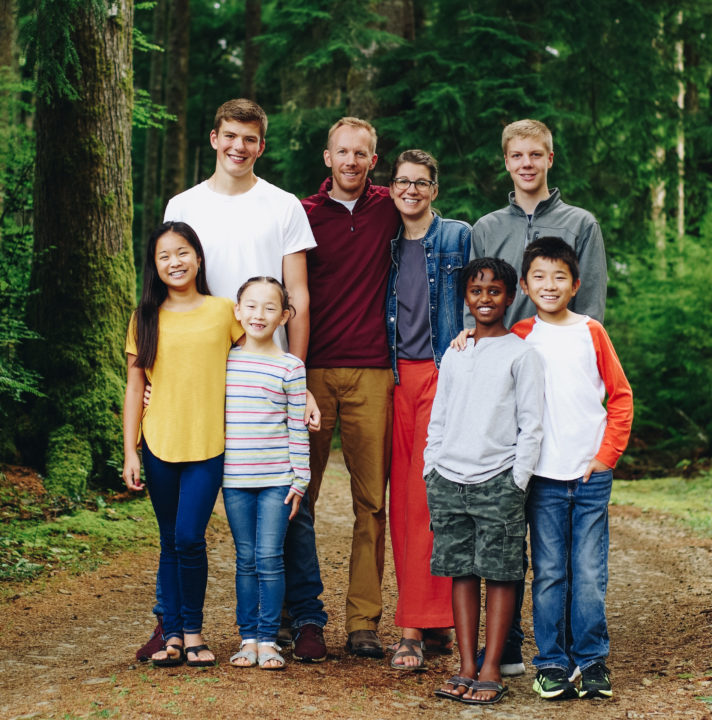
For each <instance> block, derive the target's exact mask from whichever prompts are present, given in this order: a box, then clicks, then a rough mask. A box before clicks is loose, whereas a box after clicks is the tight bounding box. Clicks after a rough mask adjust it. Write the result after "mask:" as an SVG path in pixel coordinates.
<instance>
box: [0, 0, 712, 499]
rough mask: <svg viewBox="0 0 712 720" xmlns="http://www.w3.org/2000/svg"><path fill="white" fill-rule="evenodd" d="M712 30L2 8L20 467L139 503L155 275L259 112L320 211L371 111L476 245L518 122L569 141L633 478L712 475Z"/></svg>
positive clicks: (519, 10) (598, 18)
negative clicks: (689, 469)
mask: <svg viewBox="0 0 712 720" xmlns="http://www.w3.org/2000/svg"><path fill="white" fill-rule="evenodd" d="M711 33H712V0H698V1H695V2H693V1H691V0H690V1H685V2H669V1H665V2H663V1H662V0H599V2H596V3H590V2H584V1H583V0H543V1H542V2H539V3H531V2H524V1H523V0H508V1H507V2H502V1H501V0H480V1H475V0H472V1H471V2H466V1H465V0H428V1H427V2H426V0H387V1H383V2H369V1H367V0H362V1H357V0H342V1H331V2H329V1H327V0H303V1H295V2H278V1H275V0H174V1H173V2H168V0H158V1H157V2H135V3H134V2H133V1H132V0H0V46H1V49H0V73H1V74H0V299H1V301H0V322H1V325H0V423H2V424H1V426H0V460H1V461H5V462H23V463H26V464H30V465H32V466H34V467H37V468H40V469H41V470H42V472H43V473H44V476H45V478H46V483H47V485H48V487H50V488H51V489H52V491H53V492H56V493H60V494H65V495H70V496H77V497H79V496H81V494H82V493H83V492H84V489H85V487H86V483H87V481H89V480H93V481H96V482H98V483H99V484H101V485H103V486H108V487H118V483H119V473H118V468H120V466H121V441H120V430H121V428H120V425H121V422H120V414H121V403H122V397H123V395H122V393H123V378H124V374H125V368H124V364H125V360H124V355H123V341H124V335H125V329H126V323H127V320H128V316H129V313H130V311H131V309H132V307H133V306H134V304H135V301H136V273H135V271H134V263H133V262H132V259H133V258H134V257H141V254H142V247H143V243H144V241H145V239H146V237H147V236H148V234H149V232H150V230H151V229H152V228H153V227H154V226H155V225H156V224H157V223H158V222H160V220H161V218H162V215H163V208H164V207H165V203H166V201H167V200H168V198H170V197H171V196H172V195H174V194H175V193H177V192H180V191H181V190H183V189H185V188H187V187H189V186H191V185H193V184H195V183H197V182H199V181H201V180H203V179H205V178H206V177H208V176H209V175H210V174H211V172H212V171H213V169H214V151H213V150H212V149H211V148H210V146H209V143H208V134H209V132H210V129H211V127H212V119H213V115H214V112H215V109H216V108H217V107H218V106H219V105H220V104H221V103H222V102H224V101H225V100H227V99H229V98H232V97H239V96H248V97H251V98H254V99H255V100H256V101H257V102H259V103H260V104H261V105H262V106H263V107H264V108H265V110H266V111H267V113H268V115H269V121H270V122H269V129H268V133H267V149H266V152H265V154H264V155H263V157H262V158H260V160H259V161H258V165H257V172H258V174H259V175H260V176H262V177H264V178H265V179H267V180H270V181H271V182H274V183H275V184H277V185H279V186H281V187H284V188H285V189H287V190H290V191H292V192H294V193H296V194H297V195H300V196H302V195H306V194H308V193H312V192H315V191H316V189H317V188H318V185H319V183H320V182H321V180H322V179H323V178H324V177H325V175H326V174H327V170H326V168H325V167H324V165H323V161H322V150H323V147H324V142H325V138H326V132H327V130H328V128H329V126H330V124H331V123H332V122H334V121H335V120H336V119H338V118H339V117H340V116H342V115H344V114H352V115H358V116H361V117H365V118H368V119H370V120H372V122H373V123H374V125H375V126H376V128H377V129H378V132H379V146H378V153H379V157H380V159H379V162H378V165H377V167H376V171H375V178H376V180H377V181H380V182H385V181H386V179H387V177H388V173H389V170H390V163H391V162H392V160H393V159H394V158H395V156H396V155H397V153H398V152H400V151H402V150H404V149H407V148H411V147H420V148H423V149H425V150H428V151H429V152H431V153H433V154H434V155H435V157H436V158H437V159H438V160H439V162H440V168H441V181H440V195H439V197H438V200H437V206H438V210H439V211H440V212H441V213H442V214H443V215H444V216H447V217H454V218H460V219H463V220H467V221H468V222H471V223H472V222H474V221H476V220H477V219H478V218H479V217H480V216H481V215H482V214H484V213H486V212H489V211H491V210H494V209H496V208H499V207H502V206H503V205H505V204H506V198H507V193H508V191H509V190H510V189H511V181H510V178H509V176H508V175H507V173H506V172H505V170H504V165H503V161H502V152H501V147H500V136H501V131H502V128H503V126H504V125H505V124H507V123H509V122H511V121H513V120H517V119H521V118H524V117H533V118H537V119H540V120H542V121H544V122H545V123H547V125H549V127H550V128H551V129H552V131H553V133H554V151H555V159H554V167H553V169H552V170H551V171H550V174H549V178H550V180H549V185H550V187H559V188H561V190H562V196H563V198H564V200H565V201H566V202H569V203H571V204H575V205H580V206H583V207H585V208H587V209H589V210H591V211H592V212H593V213H594V214H595V215H596V217H597V218H598V220H599V221H600V223H601V227H602V230H603V236H604V240H605V243H606V249H607V253H608V260H609V273H610V285H609V294H608V305H607V311H606V322H605V324H606V327H607V329H608V331H609V333H610V334H611V336H612V338H613V341H614V343H615V345H616V348H617V350H618V352H619V355H620V357H621V360H622V362H623V365H624V367H625V369H626V372H627V374H628V376H629V378H630V380H631V383H632V385H633V389H634V393H635V401H636V419H635V428H634V432H635V437H634V441H633V443H632V445H631V451H630V452H629V453H628V454H627V456H626V458H624V462H628V463H629V464H631V465H634V464H636V463H640V462H641V460H642V461H644V462H647V467H648V468H650V466H651V465H656V464H657V465H658V466H659V465H662V466H667V467H668V468H670V467H672V466H674V465H675V464H682V465H685V466H686V465H689V464H690V463H694V462H695V461H696V460H697V459H698V458H701V457H706V456H709V455H710V449H711V442H710V433H711V432H712V306H711V303H710V299H709V286H710V281H711V279H712V272H711V271H710V268H709V259H708V258H709V251H710V246H711V244H712V202H711V200H712V124H711V123H710V94H711V91H712V43H711V42H710V34H711ZM653 458H654V462H652V461H651V459H653Z"/></svg>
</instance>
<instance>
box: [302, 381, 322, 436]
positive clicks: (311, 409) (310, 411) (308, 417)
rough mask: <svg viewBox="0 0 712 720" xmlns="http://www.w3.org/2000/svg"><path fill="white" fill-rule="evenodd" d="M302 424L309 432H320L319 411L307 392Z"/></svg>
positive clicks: (311, 396)
mask: <svg viewBox="0 0 712 720" xmlns="http://www.w3.org/2000/svg"><path fill="white" fill-rule="evenodd" d="M304 424H305V425H306V426H307V427H308V428H309V432H319V430H321V411H320V410H319V406H318V405H317V404H316V400H315V399H314V396H313V395H312V394H311V393H310V392H309V390H307V401H306V407H305V408H304Z"/></svg>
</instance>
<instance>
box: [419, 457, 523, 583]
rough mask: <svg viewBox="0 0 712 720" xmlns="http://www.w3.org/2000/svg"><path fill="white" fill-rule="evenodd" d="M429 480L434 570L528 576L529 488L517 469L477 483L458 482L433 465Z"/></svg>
mask: <svg viewBox="0 0 712 720" xmlns="http://www.w3.org/2000/svg"><path fill="white" fill-rule="evenodd" d="M425 484H426V488H427V493H428V507H429V508H430V520H431V525H432V528H433V534H434V538H433V554H432V557H431V559H430V571H431V572H432V574H433V575H441V576H445V577H466V576H468V575H477V576H479V577H481V578H485V579H486V580H499V581H502V582H509V581H513V580H521V579H522V577H524V574H523V568H522V553H523V552H524V538H525V536H526V533H527V523H526V518H525V510H524V508H525V503H526V498H527V493H526V492H524V491H522V490H521V489H520V488H519V487H518V486H517V485H516V484H515V482H514V477H513V476H512V471H511V469H508V470H505V471H504V472H501V473H500V474H499V475H496V476H495V477H493V478H490V479H489V480H487V481H485V482H483V483H477V484H474V485H473V484H470V485H465V484H462V483H456V482H452V481H451V480H447V479H446V478H444V477H443V476H442V475H440V474H439V473H438V471H437V470H432V471H431V472H430V473H429V474H428V476H427V477H426V478H425Z"/></svg>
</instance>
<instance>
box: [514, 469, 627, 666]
mask: <svg viewBox="0 0 712 720" xmlns="http://www.w3.org/2000/svg"><path fill="white" fill-rule="evenodd" d="M612 482H613V472H612V471H611V470H607V471H605V472H600V473H593V474H592V475H591V477H590V479H589V481H588V482H587V483H584V482H583V481H582V480H581V479H580V478H579V479H578V480H568V481H564V480H551V479H548V478H542V477H535V478H532V482H531V491H530V494H529V508H528V509H529V531H530V539H531V552H532V569H533V570H534V581H533V582H532V600H533V604H534V637H535V639H536V644H537V648H538V650H539V653H538V655H536V657H535V658H534V665H535V666H536V667H537V668H549V667H555V668H561V669H562V670H565V671H567V672H570V671H572V670H573V668H574V667H576V666H577V665H578V666H579V668H580V669H581V670H585V669H586V668H587V667H589V666H590V665H593V664H594V663H595V662H599V661H604V660H605V659H606V658H607V657H608V648H609V643H608V626H607V624H606V587H607V585H608V500H609V499H610V496H611V485H612ZM569 564H570V574H569V572H567V565H569ZM569 613H570V616H569ZM567 620H569V621H570V633H571V637H570V638H569V639H568V640H567Z"/></svg>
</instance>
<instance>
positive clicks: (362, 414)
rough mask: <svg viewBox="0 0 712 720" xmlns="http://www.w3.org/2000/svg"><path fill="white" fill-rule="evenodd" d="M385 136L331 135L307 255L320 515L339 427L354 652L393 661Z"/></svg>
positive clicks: (352, 126) (360, 125)
mask: <svg viewBox="0 0 712 720" xmlns="http://www.w3.org/2000/svg"><path fill="white" fill-rule="evenodd" d="M376 139H377V138H376V131H375V130H374V128H373V126H372V125H371V124H370V123H368V122H366V121H365V120H360V119H358V118H353V117H344V118H341V120H339V121H338V122H337V123H335V124H334V125H333V126H332V128H331V129H330V130H329V138H328V142H327V148H326V150H324V162H325V164H326V166H327V167H329V168H331V177H329V178H327V179H326V180H325V181H324V182H323V183H322V185H321V188H320V189H319V192H318V193H317V194H316V195H312V196H311V197H308V198H306V199H304V200H302V204H303V205H304V209H305V210H306V212H307V217H308V218H309V223H310V225H311V228H312V232H313V233H314V238H315V239H316V242H317V247H316V248H315V249H313V250H311V252H309V253H308V254H307V268H308V282H309V293H310V298H311V301H310V327H311V334H310V338H309V351H308V354H307V363H306V365H307V384H308V386H309V389H310V390H311V392H312V393H313V394H314V397H315V399H316V402H317V404H318V405H319V408H320V410H321V431H319V432H317V433H313V434H312V435H311V437H310V441H311V477H312V479H311V483H310V485H309V499H310V503H311V510H312V513H313V512H314V503H316V500H317V497H318V496H319V488H320V485H321V480H322V477H323V474H324V469H325V468H326V463H327V461H328V459H329V449H330V447H331V436H332V433H333V430H334V428H335V426H336V423H337V420H339V421H340V427H341V446H342V448H343V453H344V460H345V462H346V467H347V468H348V470H349V473H350V475H351V495H352V498H353V508H354V513H355V515H356V521H355V523H354V531H353V541H352V546H351V563H350V567H349V588H348V593H347V596H346V632H347V633H348V642H347V644H346V648H347V650H349V651H350V652H352V653H353V654H355V655H360V656H362V657H375V658H381V657H383V645H382V644H381V641H380V640H379V638H378V635H377V634H376V629H377V627H378V622H379V620H380V618H381V612H382V609H383V605H382V600H381V580H382V579H383V558H384V551H385V527H386V507H385V492H386V481H387V478H388V472H389V468H390V458H391V428H392V396H393V372H392V370H391V366H390V360H389V357H388V346H387V341H386V323H385V300H386V283H387V279H388V271H389V269H390V263H391V258H390V241H391V238H393V237H394V236H395V233H396V231H397V229H398V226H399V224H400V216H399V215H398V213H397V211H396V209H395V206H394V205H393V202H392V200H391V199H390V197H389V194H388V188H387V187H380V186H378V185H373V184H372V183H371V181H370V180H369V179H368V172H369V170H372V169H373V167H374V166H375V164H376V160H377V159H378V157H377V155H376Z"/></svg>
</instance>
